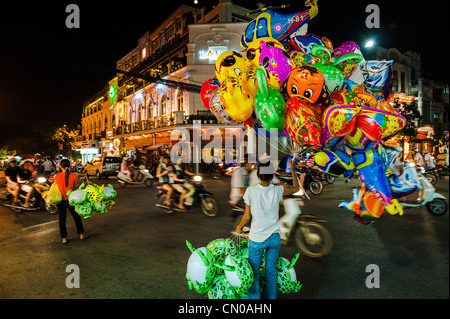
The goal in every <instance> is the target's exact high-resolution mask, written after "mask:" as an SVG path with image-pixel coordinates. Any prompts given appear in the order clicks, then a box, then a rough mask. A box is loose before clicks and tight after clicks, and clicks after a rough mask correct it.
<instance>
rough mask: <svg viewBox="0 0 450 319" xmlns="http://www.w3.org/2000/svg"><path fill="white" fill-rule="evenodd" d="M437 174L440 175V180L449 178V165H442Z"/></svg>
mask: <svg viewBox="0 0 450 319" xmlns="http://www.w3.org/2000/svg"><path fill="white" fill-rule="evenodd" d="M437 173H438V175H439V178H444V177H445V176H449V174H448V166H447V165H441V166H440V167H439V168H438V170H437Z"/></svg>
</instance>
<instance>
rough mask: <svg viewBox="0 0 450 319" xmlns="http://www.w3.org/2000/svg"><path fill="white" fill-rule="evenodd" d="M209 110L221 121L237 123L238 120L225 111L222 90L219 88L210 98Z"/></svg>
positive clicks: (231, 123)
mask: <svg viewBox="0 0 450 319" xmlns="http://www.w3.org/2000/svg"><path fill="white" fill-rule="evenodd" d="M209 110H210V111H211V113H212V114H213V115H214V116H215V117H216V118H217V121H218V122H219V123H225V124H230V125H233V124H236V123H237V122H238V121H235V120H233V119H232V118H231V116H229V115H228V114H227V112H225V110H224V109H223V106H222V101H221V100H220V91H219V89H217V90H215V91H214V92H213V93H212V96H211V99H210V100H209Z"/></svg>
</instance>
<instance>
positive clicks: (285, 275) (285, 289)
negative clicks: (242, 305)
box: [186, 238, 302, 299]
mask: <svg viewBox="0 0 450 319" xmlns="http://www.w3.org/2000/svg"><path fill="white" fill-rule="evenodd" d="M246 243H247V240H244V241H242V242H241V243H239V244H237V243H235V242H234V241H233V240H232V239H230V238H226V239H223V238H219V239H216V240H213V241H211V242H210V243H208V244H207V245H206V247H200V248H197V249H195V248H194V247H193V246H192V244H191V243H190V242H189V241H186V245H187V247H188V248H189V250H190V251H191V256H190V257H189V260H188V263H187V271H186V279H187V282H188V287H189V289H191V290H192V289H194V290H195V291H197V292H198V293H200V294H206V296H207V297H208V298H209V299H240V298H242V297H245V296H247V293H248V290H249V289H250V287H251V285H252V283H253V270H252V267H251V266H250V263H249V261H248V247H245V244H246ZM298 257H299V254H297V255H295V256H294V258H293V259H292V261H291V262H289V261H288V260H287V259H286V258H283V257H279V258H278V261H277V276H278V277H277V287H278V290H279V291H280V292H282V293H291V292H298V291H299V290H300V288H301V286H302V285H301V284H300V282H299V281H297V275H296V273H295V270H294V268H293V267H294V265H295V262H296V261H297V259H298ZM261 267H262V268H261V276H260V283H261V284H260V287H262V286H263V284H264V276H263V274H264V262H263V263H262V266H261Z"/></svg>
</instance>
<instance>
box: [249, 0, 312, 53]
mask: <svg viewBox="0 0 450 319" xmlns="http://www.w3.org/2000/svg"><path fill="white" fill-rule="evenodd" d="M305 6H307V7H310V9H309V10H305V11H301V12H297V13H290V14H280V13H277V12H274V11H272V10H264V11H263V12H262V13H261V14H259V15H258V16H257V17H256V19H254V20H252V21H251V22H250V23H249V24H248V25H247V27H246V28H245V30H244V34H243V35H242V38H241V46H242V47H243V48H247V47H248V45H249V44H250V43H251V42H253V41H255V40H257V39H261V38H264V37H270V38H275V39H277V40H278V41H280V42H283V40H285V39H287V38H288V37H289V36H290V35H291V34H293V33H294V32H296V31H297V30H298V29H300V27H301V26H303V25H304V24H305V23H307V22H308V21H309V20H310V19H312V18H314V17H315V16H316V15H317V13H318V11H319V9H318V7H317V0H308V1H306V3H305Z"/></svg>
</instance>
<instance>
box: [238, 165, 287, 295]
mask: <svg viewBox="0 0 450 319" xmlns="http://www.w3.org/2000/svg"><path fill="white" fill-rule="evenodd" d="M257 169H258V171H257V172H258V178H259V179H260V181H261V182H260V184H257V185H254V186H250V187H249V188H247V190H246V191H245V194H244V202H245V213H244V216H243V217H242V220H241V222H240V223H239V225H238V226H237V227H236V232H237V233H241V231H242V227H244V225H245V224H247V223H248V222H249V221H250V218H251V219H252V227H251V229H250V234H249V244H248V261H249V263H250V265H251V267H252V270H253V283H252V286H251V287H250V289H249V291H248V298H249V299H260V298H261V295H260V291H259V277H260V265H261V260H262V257H263V254H264V251H265V252H266V267H265V276H266V297H267V299H276V298H277V271H276V263H277V259H278V254H279V252H280V247H281V241H280V224H279V205H280V204H281V203H282V201H283V192H284V188H283V186H275V185H273V184H272V183H271V182H272V179H273V176H274V174H275V168H274V167H273V165H272V164H271V162H270V161H267V162H266V163H260V164H259V165H258V168H257Z"/></svg>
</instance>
